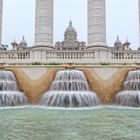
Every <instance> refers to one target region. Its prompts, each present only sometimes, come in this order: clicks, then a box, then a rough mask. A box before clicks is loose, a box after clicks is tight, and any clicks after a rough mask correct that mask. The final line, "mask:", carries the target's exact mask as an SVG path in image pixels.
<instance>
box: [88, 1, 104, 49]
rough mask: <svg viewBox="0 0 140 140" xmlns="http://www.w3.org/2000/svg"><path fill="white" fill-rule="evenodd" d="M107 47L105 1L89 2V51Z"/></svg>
mask: <svg viewBox="0 0 140 140" xmlns="http://www.w3.org/2000/svg"><path fill="white" fill-rule="evenodd" d="M103 46H106V5H105V0H88V47H87V48H88V49H89V48H92V47H103Z"/></svg>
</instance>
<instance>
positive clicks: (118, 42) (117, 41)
mask: <svg viewBox="0 0 140 140" xmlns="http://www.w3.org/2000/svg"><path fill="white" fill-rule="evenodd" d="M114 46H115V47H120V46H122V42H121V41H120V39H119V36H117V40H116V41H115V43H114Z"/></svg>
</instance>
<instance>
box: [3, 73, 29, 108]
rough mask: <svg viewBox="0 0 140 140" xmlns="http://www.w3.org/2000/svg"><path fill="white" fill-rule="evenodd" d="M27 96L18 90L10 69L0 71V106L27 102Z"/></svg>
mask: <svg viewBox="0 0 140 140" xmlns="http://www.w3.org/2000/svg"><path fill="white" fill-rule="evenodd" d="M27 102H28V101H27V98H26V96H25V95H24V93H22V92H20V91H19V89H18V86H17V83H16V78H15V75H14V74H13V73H12V72H11V71H0V106H1V107H6V106H18V105H25V104H27Z"/></svg>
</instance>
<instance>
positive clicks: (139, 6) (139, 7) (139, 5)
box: [138, 0, 140, 47]
mask: <svg viewBox="0 0 140 140" xmlns="http://www.w3.org/2000/svg"><path fill="white" fill-rule="evenodd" d="M138 10H139V47H140V0H138Z"/></svg>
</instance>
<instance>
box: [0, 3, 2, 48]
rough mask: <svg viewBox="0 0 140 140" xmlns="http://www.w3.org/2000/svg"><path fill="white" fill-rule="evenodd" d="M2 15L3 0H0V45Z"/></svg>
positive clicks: (0, 41)
mask: <svg viewBox="0 0 140 140" xmlns="http://www.w3.org/2000/svg"><path fill="white" fill-rule="evenodd" d="M2 17H3V0H0V46H1V43H2Z"/></svg>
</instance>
